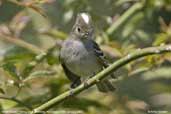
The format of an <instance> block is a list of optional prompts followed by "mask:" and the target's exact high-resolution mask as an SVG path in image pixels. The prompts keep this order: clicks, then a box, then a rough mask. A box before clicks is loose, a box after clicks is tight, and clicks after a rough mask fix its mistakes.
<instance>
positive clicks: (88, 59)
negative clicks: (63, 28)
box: [61, 41, 101, 76]
mask: <svg viewBox="0 0 171 114" xmlns="http://www.w3.org/2000/svg"><path fill="white" fill-rule="evenodd" d="M61 51H62V52H64V53H63V55H64V56H63V60H64V61H65V64H66V66H67V68H68V69H69V70H70V71H71V72H73V73H75V74H76V75H78V76H91V75H94V74H95V73H97V72H99V71H100V70H101V66H100V64H99V62H98V61H97V57H96V56H95V54H94V53H93V49H91V48H90V49H89V47H86V45H85V44H83V43H82V42H79V41H68V42H65V44H64V47H63V49H62V50H61Z"/></svg>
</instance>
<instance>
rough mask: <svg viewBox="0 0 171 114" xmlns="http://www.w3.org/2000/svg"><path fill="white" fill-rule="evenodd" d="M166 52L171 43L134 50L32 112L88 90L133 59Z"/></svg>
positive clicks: (169, 49)
mask: <svg viewBox="0 0 171 114" xmlns="http://www.w3.org/2000/svg"><path fill="white" fill-rule="evenodd" d="M165 52H171V45H165V46H159V47H149V48H144V49H138V50H136V51H134V52H133V53H131V54H128V55H127V56H125V57H123V58H121V59H119V60H118V61H116V62H114V63H113V64H112V65H110V66H109V67H108V68H106V69H104V70H103V71H101V72H100V73H98V74H97V75H95V76H94V77H92V78H90V79H89V80H87V84H86V85H84V84H81V85H80V86H78V87H76V88H75V89H72V90H69V91H66V92H64V93H63V94H61V95H59V96H57V97H55V98H53V99H51V100H49V101H47V102H46V103H44V104H42V105H41V106H39V107H37V108H35V109H34V110H33V112H32V113H37V112H40V111H45V110H48V109H49V108H51V107H52V106H54V105H56V104H59V103H60V102H62V101H64V100H66V99H67V98H68V97H70V96H71V94H70V93H72V95H76V94H79V93H80V92H82V91H84V90H86V89H87V88H89V87H91V86H93V85H94V84H96V83H98V82H99V81H100V80H102V79H103V78H105V77H107V76H108V75H109V74H110V73H112V72H114V71H116V70H117V69H119V68H120V67H122V66H124V65H126V64H128V63H129V62H131V61H134V60H136V59H139V58H141V57H145V56H148V55H153V54H161V53H165Z"/></svg>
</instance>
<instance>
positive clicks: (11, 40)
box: [0, 34, 43, 54]
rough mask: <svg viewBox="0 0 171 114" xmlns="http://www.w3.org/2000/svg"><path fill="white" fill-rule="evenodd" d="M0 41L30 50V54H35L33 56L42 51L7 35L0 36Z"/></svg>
mask: <svg viewBox="0 0 171 114" xmlns="http://www.w3.org/2000/svg"><path fill="white" fill-rule="evenodd" d="M0 39H2V40H4V41H7V42H10V43H13V44H15V45H17V46H20V47H23V48H25V49H28V50H30V51H31V52H33V53H35V54H39V53H41V52H42V51H43V50H41V49H40V48H38V47H36V46H34V45H32V44H30V43H27V42H25V41H23V40H20V38H15V37H12V36H7V35H2V34H0Z"/></svg>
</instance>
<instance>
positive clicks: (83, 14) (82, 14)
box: [81, 13, 90, 24]
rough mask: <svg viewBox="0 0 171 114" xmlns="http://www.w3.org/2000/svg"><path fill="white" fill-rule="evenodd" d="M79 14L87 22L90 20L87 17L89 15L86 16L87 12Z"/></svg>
mask: <svg viewBox="0 0 171 114" xmlns="http://www.w3.org/2000/svg"><path fill="white" fill-rule="evenodd" d="M81 16H82V18H83V19H84V21H85V22H86V23H87V24H88V23H89V21H90V18H89V16H88V14H86V13H81Z"/></svg>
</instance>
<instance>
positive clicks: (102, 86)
mask: <svg viewBox="0 0 171 114" xmlns="http://www.w3.org/2000/svg"><path fill="white" fill-rule="evenodd" d="M96 85H97V88H98V90H99V91H100V92H105V93H106V92H113V91H115V90H116V88H115V86H114V84H113V83H112V82H110V81H109V79H103V80H101V81H100V82H99V83H97V84H96Z"/></svg>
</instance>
